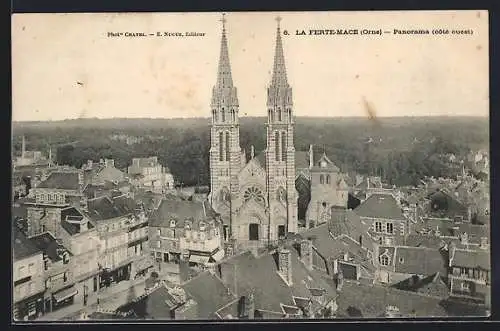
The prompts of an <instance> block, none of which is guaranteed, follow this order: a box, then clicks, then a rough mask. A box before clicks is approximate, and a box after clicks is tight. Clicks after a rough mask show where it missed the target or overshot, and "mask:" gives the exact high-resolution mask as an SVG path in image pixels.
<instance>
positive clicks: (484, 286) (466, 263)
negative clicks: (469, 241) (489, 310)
mask: <svg viewBox="0 0 500 331" xmlns="http://www.w3.org/2000/svg"><path fill="white" fill-rule="evenodd" d="M449 251H450V262H449V268H450V270H449V282H450V295H451V296H454V297H459V298H465V299H469V300H470V299H472V300H475V301H478V302H480V303H483V304H486V306H488V307H489V306H490V305H491V261H490V256H489V252H488V251H487V250H482V251H481V250H467V249H459V248H456V247H455V245H454V244H451V245H450V247H449Z"/></svg>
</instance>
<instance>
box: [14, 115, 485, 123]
mask: <svg viewBox="0 0 500 331" xmlns="http://www.w3.org/2000/svg"><path fill="white" fill-rule="evenodd" d="M266 117H267V116H265V115H263V116H242V117H240V119H244V118H266ZM438 117H443V118H489V114H488V115H487V116H484V115H446V114H439V115H399V116H376V117H375V118H371V117H369V116H366V115H357V116H356V115H353V116H314V115H305V116H295V118H315V119H330V118H332V119H362V118H365V119H367V120H377V119H394V118H398V119H399V118H438ZM210 118H211V117H210V116H197V117H79V118H66V119H58V120H50V119H49V120H21V121H12V123H37V122H46V123H50V122H54V123H56V122H66V121H80V120H190V119H210Z"/></svg>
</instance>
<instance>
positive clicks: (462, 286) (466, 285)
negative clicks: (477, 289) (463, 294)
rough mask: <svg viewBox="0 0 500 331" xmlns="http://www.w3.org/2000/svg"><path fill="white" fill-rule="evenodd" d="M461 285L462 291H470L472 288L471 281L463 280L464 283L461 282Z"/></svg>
mask: <svg viewBox="0 0 500 331" xmlns="http://www.w3.org/2000/svg"><path fill="white" fill-rule="evenodd" d="M460 287H461V289H462V291H469V289H470V286H469V283H467V282H462V284H460Z"/></svg>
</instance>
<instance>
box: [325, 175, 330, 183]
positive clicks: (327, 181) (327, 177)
mask: <svg viewBox="0 0 500 331" xmlns="http://www.w3.org/2000/svg"><path fill="white" fill-rule="evenodd" d="M326 183H327V184H330V175H326Z"/></svg>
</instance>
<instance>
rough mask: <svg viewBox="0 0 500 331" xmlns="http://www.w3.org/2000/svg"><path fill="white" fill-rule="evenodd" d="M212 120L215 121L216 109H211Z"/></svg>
mask: <svg viewBox="0 0 500 331" xmlns="http://www.w3.org/2000/svg"><path fill="white" fill-rule="evenodd" d="M212 121H214V122H215V121H217V110H215V109H214V110H212Z"/></svg>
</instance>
